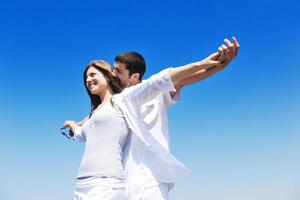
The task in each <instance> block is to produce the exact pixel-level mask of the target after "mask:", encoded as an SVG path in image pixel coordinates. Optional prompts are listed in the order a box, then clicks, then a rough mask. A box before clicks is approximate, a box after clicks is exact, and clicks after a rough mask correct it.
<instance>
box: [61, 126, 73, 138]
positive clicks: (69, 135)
mask: <svg viewBox="0 0 300 200" xmlns="http://www.w3.org/2000/svg"><path fill="white" fill-rule="evenodd" d="M64 129H65V128H61V129H60V130H61V131H60V133H61V134H62V135H64V136H65V137H66V138H68V139H70V140H74V137H71V135H74V133H73V131H72V130H71V129H69V133H66V132H65V131H64Z"/></svg>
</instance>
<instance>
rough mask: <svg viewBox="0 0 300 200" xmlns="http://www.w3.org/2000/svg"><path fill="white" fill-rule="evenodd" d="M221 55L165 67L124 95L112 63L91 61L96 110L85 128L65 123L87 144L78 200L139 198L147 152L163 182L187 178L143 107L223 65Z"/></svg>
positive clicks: (88, 79)
mask: <svg viewBox="0 0 300 200" xmlns="http://www.w3.org/2000/svg"><path fill="white" fill-rule="evenodd" d="M218 58H219V53H214V54H212V55H211V56H209V57H208V58H206V59H204V60H202V61H199V62H196V63H191V64H188V65H185V66H182V67H177V68H170V69H167V70H164V71H162V72H160V73H158V74H156V75H154V76H152V77H150V78H149V79H148V80H146V81H143V82H142V83H141V84H138V85H136V86H131V87H129V88H126V89H125V90H124V91H123V92H122V93H120V94H116V93H119V92H120V87H119V85H118V81H117V80H116V79H115V78H114V76H113V75H112V73H111V68H110V66H109V64H108V63H106V62H105V61H94V62H92V63H90V64H89V65H88V66H87V68H86V69H85V71H84V75H83V77H84V84H85V87H86V90H87V92H88V94H89V96H90V98H91V104H92V112H91V114H90V115H89V117H88V118H87V119H86V120H85V122H84V124H83V125H82V126H81V127H79V126H77V124H76V123H75V122H73V121H66V122H65V123H64V126H63V128H66V127H69V128H70V129H71V131H72V132H74V136H73V137H74V138H75V139H78V140H80V141H82V142H85V144H86V146H85V151H84V155H83V158H82V161H81V164H80V168H79V173H78V176H77V180H76V186H75V199H118V200H121V199H136V198H138V196H139V193H140V191H141V190H140V188H142V187H141V186H142V185H143V184H144V183H143V180H140V179H139V177H140V176H138V173H141V171H140V170H139V168H138V164H139V163H140V162H144V161H145V160H143V157H145V156H146V157H147V158H148V159H146V160H151V163H146V164H147V166H149V168H150V169H151V171H152V173H153V175H154V176H155V177H156V178H157V180H160V181H162V182H166V183H168V182H170V183H173V182H175V180H176V179H178V178H180V177H182V176H184V175H185V174H186V173H187V170H186V168H185V167H184V166H183V165H182V164H181V163H180V162H179V161H178V160H176V159H175V158H174V157H173V156H172V155H171V154H170V153H169V152H167V151H166V150H165V149H164V148H163V147H162V146H161V145H160V144H159V143H158V142H156V140H154V139H153V138H152V137H151V134H149V131H148V130H147V128H146V127H145V125H144V124H143V123H142V121H141V119H140V117H139V110H140V109H139V106H141V105H142V104H143V103H144V102H146V101H148V100H149V99H151V98H153V97H155V96H156V95H158V94H159V93H162V92H168V91H174V90H175V89H174V86H173V84H175V83H177V82H178V81H181V80H182V79H184V78H185V77H186V76H188V75H190V74H192V73H195V72H196V71H198V70H199V69H207V68H210V67H212V66H215V65H219V64H221V62H220V61H218ZM114 94H116V95H114ZM128 136H129V137H128ZM127 137H128V138H127ZM126 138H127V141H126ZM125 141H126V147H125V146H124V145H125ZM149 158H151V159H149ZM145 162H146V161H145ZM124 165H125V166H124ZM123 166H124V168H123ZM125 180H126V182H125ZM125 186H126V187H125ZM126 189H127V192H125V190H126Z"/></svg>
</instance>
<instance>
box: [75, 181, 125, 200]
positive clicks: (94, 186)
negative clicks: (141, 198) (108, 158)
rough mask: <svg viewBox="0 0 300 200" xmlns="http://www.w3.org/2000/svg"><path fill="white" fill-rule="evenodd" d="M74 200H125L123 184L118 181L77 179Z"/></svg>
mask: <svg viewBox="0 0 300 200" xmlns="http://www.w3.org/2000/svg"><path fill="white" fill-rule="evenodd" d="M74 200H126V189H125V183H124V181H122V180H119V179H112V178H97V177H91V178H87V179H77V180H76V184H75V192H74Z"/></svg>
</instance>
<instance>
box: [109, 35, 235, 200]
mask: <svg viewBox="0 0 300 200" xmlns="http://www.w3.org/2000/svg"><path fill="white" fill-rule="evenodd" d="M224 42H225V44H223V45H222V46H220V47H219V49H218V55H211V56H215V57H214V59H217V60H222V63H223V64H222V65H219V66H214V67H211V68H208V69H201V70H199V71H197V72H195V73H194V74H189V75H187V76H186V77H185V79H183V80H182V81H181V82H178V83H176V84H175V85H174V86H175V88H176V92H173V93H164V94H161V95H159V96H157V97H156V98H154V99H152V100H151V101H149V102H147V103H145V104H144V105H143V106H142V108H141V112H140V116H141V118H142V119H143V121H144V122H145V124H146V126H147V128H148V129H149V131H150V133H151V134H152V136H153V137H154V138H155V139H156V140H157V141H158V142H159V143H160V144H161V145H162V146H163V147H164V148H165V149H166V150H167V151H170V143H169V130H168V117H167V108H168V107H169V106H171V105H172V104H174V103H175V102H176V101H177V100H178V96H179V92H180V90H181V88H183V87H184V86H186V85H189V84H192V83H195V82H198V81H201V80H203V79H205V78H207V77H209V76H211V75H213V74H215V73H216V72H219V71H221V70H223V69H224V68H225V67H226V66H227V65H228V64H229V63H230V62H231V60H232V59H233V58H234V57H235V56H236V55H237V53H238V51H239V43H238V41H237V40H236V39H235V38H234V37H233V38H232V42H231V41H229V40H228V39H225V40H224ZM200 62H201V61H200ZM192 64H197V62H196V63H191V64H190V65H192ZM145 70H146V64H145V60H144V58H143V57H142V56H141V55H140V54H139V53H137V52H123V53H121V54H119V55H117V56H116V58H115V63H114V69H113V73H114V74H115V75H116V76H117V77H118V78H119V79H120V80H121V85H122V87H123V88H126V87H130V86H132V85H136V84H138V83H140V82H141V80H142V77H143V75H144V73H145ZM145 159H147V158H145ZM140 167H141V170H142V171H143V172H144V174H145V177H144V179H146V180H147V181H146V185H145V186H144V190H143V192H142V194H141V195H140V200H160V199H161V200H166V199H169V190H170V189H171V187H172V184H170V183H163V182H160V181H158V180H156V179H155V177H154V176H153V175H152V173H151V171H150V170H149V168H148V167H147V165H145V164H140Z"/></svg>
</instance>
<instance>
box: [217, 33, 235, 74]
mask: <svg viewBox="0 0 300 200" xmlns="http://www.w3.org/2000/svg"><path fill="white" fill-rule="evenodd" d="M224 42H225V44H226V45H225V44H223V45H221V46H220V47H219V48H218V50H219V51H218V53H219V57H218V60H219V61H221V65H220V67H222V68H223V69H224V68H225V67H226V66H227V65H228V64H229V63H230V62H231V60H232V59H233V58H234V57H236V56H237V54H238V52H239V49H240V44H239V43H238V41H237V39H236V38H235V37H232V42H230V41H229V40H228V39H225V40H224Z"/></svg>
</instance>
